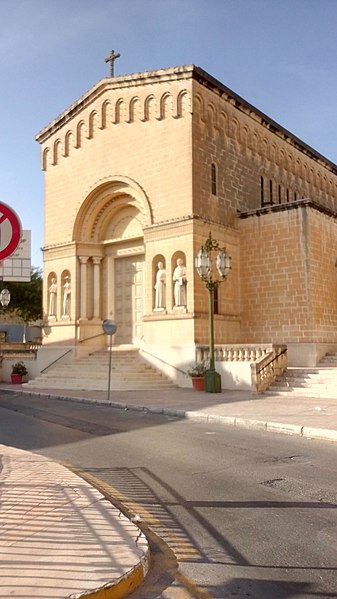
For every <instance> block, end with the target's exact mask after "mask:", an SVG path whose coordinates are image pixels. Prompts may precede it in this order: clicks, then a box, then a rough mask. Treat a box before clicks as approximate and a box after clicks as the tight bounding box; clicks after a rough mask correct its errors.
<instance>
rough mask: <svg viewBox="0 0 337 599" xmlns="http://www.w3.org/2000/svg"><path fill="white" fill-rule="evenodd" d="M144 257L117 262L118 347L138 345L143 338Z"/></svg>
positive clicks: (116, 307) (116, 310) (116, 308)
mask: <svg viewBox="0 0 337 599" xmlns="http://www.w3.org/2000/svg"><path fill="white" fill-rule="evenodd" d="M143 280H144V257H143V256H133V257H127V258H117V259H116V260H115V320H116V323H117V332H116V337H115V342H116V345H121V344H128V343H137V339H140V338H141V336H142V317H143V287H144V285H143Z"/></svg>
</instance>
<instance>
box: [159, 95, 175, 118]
mask: <svg viewBox="0 0 337 599" xmlns="http://www.w3.org/2000/svg"><path fill="white" fill-rule="evenodd" d="M159 110H160V113H159V120H163V119H165V118H167V117H168V116H173V96H172V94H171V93H170V92H165V93H164V94H163V95H162V96H161V98H160V102H159Z"/></svg>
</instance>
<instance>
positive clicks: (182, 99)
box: [176, 89, 191, 118]
mask: <svg viewBox="0 0 337 599" xmlns="http://www.w3.org/2000/svg"><path fill="white" fill-rule="evenodd" d="M190 112H191V101H190V95H189V92H188V91H187V89H182V90H181V91H180V92H179V94H178V95H177V115H176V116H177V118H180V117H182V116H184V114H187V113H190Z"/></svg>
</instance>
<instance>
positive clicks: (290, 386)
mask: <svg viewBox="0 0 337 599" xmlns="http://www.w3.org/2000/svg"><path fill="white" fill-rule="evenodd" d="M267 393H268V394H272V395H287V396H291V395H302V396H306V397H327V398H334V399H336V398H337V354H326V356H325V357H324V358H323V359H322V360H321V361H320V362H319V364H318V365H317V366H316V367H313V368H304V367H303V368H302V367H299V368H291V367H290V368H287V370H286V371H285V372H284V373H283V374H282V375H281V376H279V377H278V378H277V379H276V381H274V383H273V384H272V385H271V386H270V387H269V389H268V391H267Z"/></svg>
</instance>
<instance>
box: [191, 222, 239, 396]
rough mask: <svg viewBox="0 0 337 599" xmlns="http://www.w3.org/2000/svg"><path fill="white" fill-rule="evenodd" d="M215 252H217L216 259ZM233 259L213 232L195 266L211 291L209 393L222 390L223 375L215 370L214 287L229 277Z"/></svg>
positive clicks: (209, 303)
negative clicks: (213, 237) (213, 235)
mask: <svg viewBox="0 0 337 599" xmlns="http://www.w3.org/2000/svg"><path fill="white" fill-rule="evenodd" d="M214 252H217V255H216V257H215V260H214V256H213V253H214ZM231 261H232V258H231V256H229V254H228V253H227V251H226V249H225V248H221V247H220V245H219V243H218V241H217V240H216V239H212V235H211V233H209V236H208V239H206V241H205V243H204V244H203V245H202V246H201V248H200V250H199V252H198V254H197V256H196V257H195V268H196V270H197V272H198V275H199V276H200V277H201V279H202V280H203V282H204V283H205V285H206V288H207V289H208V292H209V294H208V318H209V369H208V370H207V371H206V374H205V391H208V393H220V392H221V376H220V374H219V373H218V372H216V370H215V359H214V289H218V287H219V286H220V285H221V283H222V282H223V281H224V280H225V278H226V277H227V275H228V273H229V271H230V269H231ZM216 273H218V275H219V277H218V276H217V274H216Z"/></svg>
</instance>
